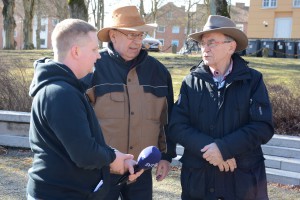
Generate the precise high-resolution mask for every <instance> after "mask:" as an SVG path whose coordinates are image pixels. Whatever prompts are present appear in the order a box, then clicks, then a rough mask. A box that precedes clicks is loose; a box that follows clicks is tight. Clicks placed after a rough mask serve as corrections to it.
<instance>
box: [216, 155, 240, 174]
mask: <svg viewBox="0 0 300 200" xmlns="http://www.w3.org/2000/svg"><path fill="white" fill-rule="evenodd" d="M218 167H219V169H220V171H221V172H223V171H224V170H225V171H226V172H228V171H229V170H230V171H231V172H233V171H234V170H235V169H236V168H237V164H236V161H235V159H234V158H231V159H228V160H226V161H224V162H222V163H221V164H219V165H218Z"/></svg>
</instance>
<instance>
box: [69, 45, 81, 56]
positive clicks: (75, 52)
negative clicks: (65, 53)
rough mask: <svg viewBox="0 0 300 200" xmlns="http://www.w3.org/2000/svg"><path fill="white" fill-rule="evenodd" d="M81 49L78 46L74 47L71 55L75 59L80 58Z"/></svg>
mask: <svg viewBox="0 0 300 200" xmlns="http://www.w3.org/2000/svg"><path fill="white" fill-rule="evenodd" d="M79 51H80V49H79V47H78V46H77V45H74V46H72V48H71V55H72V57H73V58H74V59H77V58H78V57H79V53H80V52H79Z"/></svg>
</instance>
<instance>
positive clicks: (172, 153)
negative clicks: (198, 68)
mask: <svg viewBox="0 0 300 200" xmlns="http://www.w3.org/2000/svg"><path fill="white" fill-rule="evenodd" d="M167 81H168V96H167V106H166V109H167V110H166V111H165V112H164V113H165V115H166V116H164V118H165V119H166V120H165V121H166V123H164V124H162V127H161V133H163V134H164V135H165V137H161V134H160V137H159V140H162V139H163V138H165V141H159V142H164V143H166V151H165V152H163V153H162V160H167V161H169V162H172V158H175V157H176V143H174V142H173V141H172V140H170V138H169V137H168V131H169V130H168V126H169V122H170V116H171V112H172V109H173V105H174V93H173V85H172V77H171V75H170V73H168V79H167Z"/></svg>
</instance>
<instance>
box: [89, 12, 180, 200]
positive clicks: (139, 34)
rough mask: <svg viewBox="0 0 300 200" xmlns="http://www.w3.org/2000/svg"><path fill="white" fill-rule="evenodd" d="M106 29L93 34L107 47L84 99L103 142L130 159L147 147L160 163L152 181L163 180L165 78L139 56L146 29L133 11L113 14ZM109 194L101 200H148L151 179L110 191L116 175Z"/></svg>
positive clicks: (170, 147)
mask: <svg viewBox="0 0 300 200" xmlns="http://www.w3.org/2000/svg"><path fill="white" fill-rule="evenodd" d="M111 21H112V22H111V24H110V26H109V27H105V28H103V29H101V30H100V31H99V32H98V39H99V40H100V41H103V42H108V47H107V48H106V49H104V50H102V51H101V52H100V55H101V59H100V60H98V61H97V62H96V65H95V70H94V73H93V75H92V79H91V86H92V88H91V89H90V90H88V95H89V97H90V99H91V101H92V103H93V104H94V109H95V112H96V115H97V117H98V120H99V123H100V126H101V129H102V131H103V134H104V137H105V141H106V142H107V143H108V144H109V145H111V146H113V147H115V148H117V149H118V150H120V151H122V152H128V153H130V154H133V155H134V157H135V159H137V158H138V156H139V154H140V152H141V151H142V150H143V149H144V148H146V147H148V146H157V147H158V148H159V150H160V151H161V153H162V159H161V161H160V162H159V163H158V166H157V169H156V179H157V180H158V181H161V180H163V179H164V178H165V177H166V175H167V174H168V172H169V168H170V162H171V160H172V158H173V157H175V155H176V153H175V144H172V143H170V142H169V141H168V138H166V131H167V130H168V128H167V126H168V116H169V114H170V111H171V109H172V106H173V88H172V80H171V76H170V73H169V72H168V70H167V69H166V68H165V67H164V65H163V64H161V63H160V62H159V61H157V60H156V59H154V58H153V57H151V56H149V55H148V53H147V52H146V51H145V50H142V49H141V48H142V40H143V38H144V37H145V36H146V32H148V31H153V30H154V28H155V25H154V24H146V23H145V22H144V20H143V19H142V18H141V16H140V14H139V12H138V10H137V8H136V7H135V6H124V7H119V8H117V9H115V10H114V11H113V12H112V15H111ZM111 177H112V181H111V185H112V189H111V191H110V194H109V195H108V196H107V197H106V198H105V200H117V199H118V197H119V194H121V196H122V197H123V199H130V200H134V199H136V200H147V199H149V200H151V199H152V173H151V170H146V171H144V172H143V173H142V175H141V176H140V177H139V178H138V179H137V181H136V182H134V183H130V184H122V185H116V183H117V181H118V179H119V178H120V176H119V175H115V174H111Z"/></svg>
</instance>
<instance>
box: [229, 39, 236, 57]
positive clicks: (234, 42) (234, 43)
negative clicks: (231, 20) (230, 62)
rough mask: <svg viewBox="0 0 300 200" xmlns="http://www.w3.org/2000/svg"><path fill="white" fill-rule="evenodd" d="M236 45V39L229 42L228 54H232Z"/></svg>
mask: <svg viewBox="0 0 300 200" xmlns="http://www.w3.org/2000/svg"><path fill="white" fill-rule="evenodd" d="M236 46H237V44H236V41H232V42H231V43H230V49H229V53H230V54H234V52H235V50H236Z"/></svg>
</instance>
